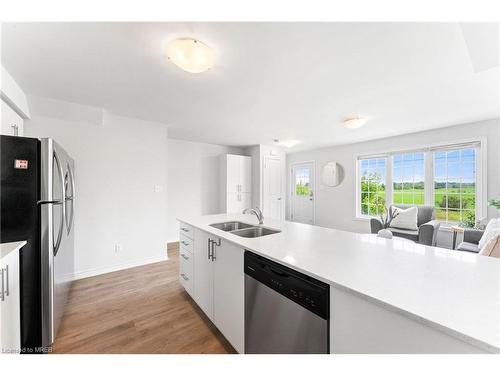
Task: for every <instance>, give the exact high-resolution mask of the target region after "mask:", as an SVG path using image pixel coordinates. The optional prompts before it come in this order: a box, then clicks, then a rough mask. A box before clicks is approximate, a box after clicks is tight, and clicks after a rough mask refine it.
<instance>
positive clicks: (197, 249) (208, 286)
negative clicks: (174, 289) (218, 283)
mask: <svg viewBox="0 0 500 375" xmlns="http://www.w3.org/2000/svg"><path fill="white" fill-rule="evenodd" d="M209 239H210V237H209V235H208V233H206V232H203V231H201V230H198V229H195V232H194V275H193V276H194V300H195V302H196V303H197V304H198V306H199V307H200V308H201V309H202V310H203V312H204V313H205V314H206V315H207V316H208V317H209V318H210V320H212V321H213V318H214V284H213V274H214V266H213V265H214V262H213V261H212V260H211V259H209V257H208V255H209V248H208V247H209V244H208V240H209Z"/></svg>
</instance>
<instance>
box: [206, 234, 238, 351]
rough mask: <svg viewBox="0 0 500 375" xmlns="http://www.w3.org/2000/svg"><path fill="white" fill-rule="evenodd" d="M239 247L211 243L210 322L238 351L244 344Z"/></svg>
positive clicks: (228, 243) (229, 244)
mask: <svg viewBox="0 0 500 375" xmlns="http://www.w3.org/2000/svg"><path fill="white" fill-rule="evenodd" d="M243 253H244V250H243V248H241V247H239V246H237V245H234V244H232V243H230V242H228V241H225V240H222V241H221V244H220V246H215V261H214V262H213V264H214V303H213V306H214V323H215V325H216V326H217V328H218V329H219V331H221V332H222V334H223V335H224V337H225V338H226V339H227V340H228V341H229V342H230V343H231V344H232V345H233V347H234V348H235V349H236V350H237V351H238V353H244V351H245V349H244V345H245V319H244V317H245V283H244V281H245V278H244V276H245V275H244V272H243Z"/></svg>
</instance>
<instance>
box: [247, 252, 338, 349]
mask: <svg viewBox="0 0 500 375" xmlns="http://www.w3.org/2000/svg"><path fill="white" fill-rule="evenodd" d="M329 315H330V286H329V285H328V284H325V283H323V282H321V281H319V280H316V279H313V278H312V277H309V276H307V275H304V274H302V273H300V272H297V271H294V270H292V269H290V268H288V267H285V266H282V265H280V264H278V263H276V262H273V261H270V260H269V259H267V258H264V257H261V256H258V255H256V254H253V253H251V252H249V251H246V252H245V353H249V354H264V353H276V354H278V353H283V354H285V353H286V354H292V353H297V354H299V353H320V354H321V353H329V341H330V340H329V319H330V316H329Z"/></svg>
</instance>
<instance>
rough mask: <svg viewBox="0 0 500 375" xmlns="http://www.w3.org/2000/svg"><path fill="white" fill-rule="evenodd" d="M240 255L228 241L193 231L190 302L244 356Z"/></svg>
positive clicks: (240, 249)
mask: <svg viewBox="0 0 500 375" xmlns="http://www.w3.org/2000/svg"><path fill="white" fill-rule="evenodd" d="M181 248H182V247H181ZM243 253H244V249H243V248H241V247H239V246H236V245H234V244H232V243H230V242H228V241H225V240H221V239H220V238H218V237H216V236H213V235H210V234H208V233H206V232H204V231H202V230H198V229H195V231H194V269H193V274H192V278H193V279H194V295H193V299H194V301H195V302H196V304H197V305H198V306H199V307H200V308H201V309H202V310H203V312H204V313H205V314H206V315H207V316H208V318H209V319H210V320H211V321H212V322H213V323H214V324H215V326H216V327H217V328H218V329H219V331H221V333H222V334H223V335H224V337H226V339H227V340H228V341H229V342H230V343H231V345H233V347H234V348H235V349H236V350H237V351H238V352H239V353H243V352H244V332H245V322H244V308H245V300H244V297H245V293H244V274H243ZM183 262H184V259H181V271H180V272H183V270H182V267H183ZM181 283H182V285H183V286H184V288H185V289H186V291H188V293H189V290H188V289H187V287H186V285H185V284H186V283H185V282H183V280H181Z"/></svg>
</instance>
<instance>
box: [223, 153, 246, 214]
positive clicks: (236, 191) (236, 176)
mask: <svg viewBox="0 0 500 375" xmlns="http://www.w3.org/2000/svg"><path fill="white" fill-rule="evenodd" d="M220 175H221V211H222V212H227V213H241V211H243V210H244V209H245V208H249V207H251V205H252V202H251V201H252V158H251V157H250V156H242V155H231V154H227V155H222V156H221V173H220Z"/></svg>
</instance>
